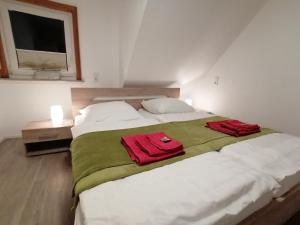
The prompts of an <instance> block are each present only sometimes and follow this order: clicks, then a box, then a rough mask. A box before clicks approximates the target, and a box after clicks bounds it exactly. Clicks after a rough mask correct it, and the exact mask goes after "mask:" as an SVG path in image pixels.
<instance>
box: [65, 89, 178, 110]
mask: <svg viewBox="0 0 300 225" xmlns="http://www.w3.org/2000/svg"><path fill="white" fill-rule="evenodd" d="M71 95H72V109H73V116H76V115H78V114H79V110H80V109H83V108H84V107H86V106H88V105H91V104H95V103H98V102H106V101H113V100H125V101H126V102H127V103H128V104H130V105H132V106H133V107H134V108H136V109H140V108H141V102H142V101H143V100H144V99H150V98H155V97H157V96H166V97H171V98H179V95H180V89H179V88H71Z"/></svg>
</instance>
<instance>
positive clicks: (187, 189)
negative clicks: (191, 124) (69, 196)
mask: <svg viewBox="0 0 300 225" xmlns="http://www.w3.org/2000/svg"><path fill="white" fill-rule="evenodd" d="M277 186H278V184H277V182H276V181H275V180H274V179H273V178H272V177H270V176H267V175H263V174H261V173H258V172H257V171H255V170H252V169H249V168H248V167H246V166H244V165H242V164H241V163H237V162H235V161H234V160H232V158H231V157H228V156H226V155H221V154H220V153H217V152H210V153H206V154H203V155H200V156H196V157H193V158H189V159H186V160H183V161H180V162H177V163H174V164H171V165H168V166H164V167H160V168H157V169H154V170H151V171H148V172H144V173H140V174H137V175H133V176H130V177H127V178H124V179H120V180H117V181H113V182H107V183H104V184H102V185H99V186H97V187H95V188H92V189H90V190H87V191H85V192H83V193H81V194H80V205H79V206H78V209H77V213H76V220H75V221H76V222H75V224H76V225H119V224H122V225H177V224H178V225H179V224H180V225H184V224H189V225H193V224H201V225H206V224H207V225H208V224H217V225H233V224H237V223H238V222H240V221H241V220H243V219H244V218H246V217H247V216H249V215H250V214H252V213H253V212H255V211H256V210H258V209H260V208H262V207H263V206H265V205H266V204H268V203H269V202H270V201H271V200H272V193H271V192H272V190H273V189H275V188H276V187H277Z"/></svg>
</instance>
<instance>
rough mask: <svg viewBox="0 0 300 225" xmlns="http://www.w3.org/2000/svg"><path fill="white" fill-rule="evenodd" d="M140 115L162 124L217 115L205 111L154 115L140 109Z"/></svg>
mask: <svg viewBox="0 0 300 225" xmlns="http://www.w3.org/2000/svg"><path fill="white" fill-rule="evenodd" d="M139 113H140V114H141V115H142V116H143V117H144V118H148V119H156V120H158V121H160V122H162V123H168V122H172V121H187V120H196V119H203V118H207V117H211V116H215V115H211V114H208V113H207V112H205V111H197V112H189V113H168V114H153V113H150V112H148V111H146V110H143V109H140V110H139Z"/></svg>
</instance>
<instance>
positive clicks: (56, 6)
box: [0, 0, 82, 80]
mask: <svg viewBox="0 0 300 225" xmlns="http://www.w3.org/2000/svg"><path fill="white" fill-rule="evenodd" d="M17 1H19V2H24V3H29V4H33V5H37V6H41V7H45V8H48V9H53V10H57V11H62V12H67V13H71V15H72V24H73V39H74V54H75V64H76V79H77V80H81V79H82V74H81V62H80V48H79V29H78V15H77V7H76V6H72V5H67V4H63V3H58V2H54V1H50V0H17ZM1 47H2V48H1ZM2 49H3V46H2V42H1V39H0V60H1V65H2V59H4V61H5V58H2V57H4V56H2V55H4V52H3V51H2ZM1 52H3V54H2V55H1ZM4 65H6V62H5V64H4ZM1 68H2V67H1ZM5 68H6V71H2V70H1V71H0V75H2V73H3V74H5V72H6V75H2V77H8V70H7V66H6V67H5ZM5 68H4V69H5Z"/></svg>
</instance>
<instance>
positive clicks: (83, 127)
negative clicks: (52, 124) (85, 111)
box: [71, 117, 159, 138]
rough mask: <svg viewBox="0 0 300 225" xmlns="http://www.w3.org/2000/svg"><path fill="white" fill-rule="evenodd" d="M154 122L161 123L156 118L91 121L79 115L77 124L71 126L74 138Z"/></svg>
mask: <svg viewBox="0 0 300 225" xmlns="http://www.w3.org/2000/svg"><path fill="white" fill-rule="evenodd" d="M154 124H159V122H158V121H157V120H154V119H137V120H127V121H116V122H91V121H84V119H83V118H82V117H77V119H76V120H75V126H74V127H72V128H71V131H72V135H73V138H76V137H78V136H80V135H82V134H86V133H90V132H95V131H105V130H119V129H128V128H134V127H143V126H150V125H154Z"/></svg>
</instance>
